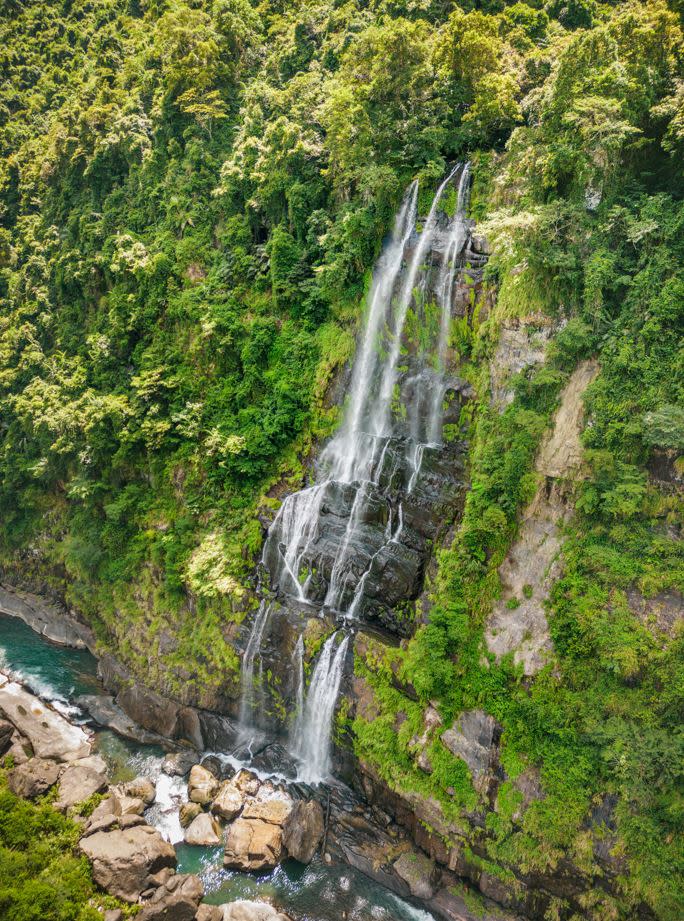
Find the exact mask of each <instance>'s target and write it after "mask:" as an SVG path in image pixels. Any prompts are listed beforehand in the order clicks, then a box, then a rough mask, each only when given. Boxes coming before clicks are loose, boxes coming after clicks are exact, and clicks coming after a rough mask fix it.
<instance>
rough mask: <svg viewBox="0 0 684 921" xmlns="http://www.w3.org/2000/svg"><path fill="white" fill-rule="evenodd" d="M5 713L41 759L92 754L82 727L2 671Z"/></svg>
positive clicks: (1, 709)
mask: <svg viewBox="0 0 684 921" xmlns="http://www.w3.org/2000/svg"><path fill="white" fill-rule="evenodd" d="M3 715H4V716H5V717H6V719H7V720H8V721H9V722H10V723H12V724H13V725H14V726H15V727H16V729H17V730H18V731H19V732H20V733H21V734H22V735H23V736H25V737H26V739H28V741H29V742H30V743H31V747H32V749H33V753H34V755H35V756H36V757H38V758H52V759H54V760H56V761H74V760H76V759H77V758H85V757H87V756H88V755H89V754H90V748H91V746H90V742H89V740H88V736H87V734H86V733H85V731H84V730H83V729H82V728H81V727H80V726H72V724H71V723H70V722H69V721H68V720H66V719H65V718H64V717H63V716H62V715H61V714H60V713H57V711H56V710H53V709H52V708H51V707H49V706H48V705H47V704H45V703H43V701H42V700H40V699H39V698H38V697H36V696H35V695H34V694H31V693H30V692H29V691H27V690H26V689H25V688H23V687H22V686H21V685H20V684H18V683H17V682H16V681H10V680H9V679H8V678H7V676H5V675H3V674H0V717H2V716H3Z"/></svg>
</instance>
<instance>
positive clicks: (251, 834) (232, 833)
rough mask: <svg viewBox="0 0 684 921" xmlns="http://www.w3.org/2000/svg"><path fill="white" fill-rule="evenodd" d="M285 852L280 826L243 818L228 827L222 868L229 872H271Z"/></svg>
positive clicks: (261, 820) (260, 820)
mask: <svg viewBox="0 0 684 921" xmlns="http://www.w3.org/2000/svg"><path fill="white" fill-rule="evenodd" d="M282 852H283V830H282V828H281V827H280V825H272V824H271V823H270V822H266V821H264V820H263V819H246V818H244V817H242V816H241V817H240V818H239V819H236V820H235V821H234V822H233V823H232V825H230V826H229V827H228V833H227V835H226V850H225V854H224V857H223V865H224V866H225V867H227V868H228V869H229V870H272V869H273V868H274V867H277V866H278V864H279V863H280V858H281V856H282Z"/></svg>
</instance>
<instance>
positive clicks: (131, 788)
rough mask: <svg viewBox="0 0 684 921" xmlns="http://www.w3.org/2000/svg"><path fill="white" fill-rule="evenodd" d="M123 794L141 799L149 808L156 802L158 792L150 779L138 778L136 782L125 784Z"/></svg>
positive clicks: (131, 781)
mask: <svg viewBox="0 0 684 921" xmlns="http://www.w3.org/2000/svg"><path fill="white" fill-rule="evenodd" d="M123 792H124V793H125V794H126V796H132V797H133V798H134V799H141V800H142V801H143V803H145V805H146V806H149V805H150V803H153V802H154V798H155V796H156V792H157V790H156V786H155V784H154V782H153V781H152V780H150V778H149V777H136V778H135V780H129V781H128V783H125V784H123Z"/></svg>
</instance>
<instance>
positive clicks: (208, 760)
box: [200, 755, 223, 777]
mask: <svg viewBox="0 0 684 921" xmlns="http://www.w3.org/2000/svg"><path fill="white" fill-rule="evenodd" d="M200 764H201V765H202V767H203V768H206V769H207V770H208V771H211V773H212V774H213V775H214V777H220V776H221V773H222V771H223V761H221V759H220V758H217V757H216V755H207V756H206V757H204V758H202V760H201V761H200Z"/></svg>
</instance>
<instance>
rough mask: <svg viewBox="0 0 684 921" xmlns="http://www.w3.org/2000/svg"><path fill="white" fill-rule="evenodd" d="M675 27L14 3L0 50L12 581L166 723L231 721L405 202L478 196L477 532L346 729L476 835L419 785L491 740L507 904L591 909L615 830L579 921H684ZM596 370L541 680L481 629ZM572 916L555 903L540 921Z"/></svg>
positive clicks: (463, 368) (422, 6)
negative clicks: (457, 183) (541, 476)
mask: <svg viewBox="0 0 684 921" xmlns="http://www.w3.org/2000/svg"><path fill="white" fill-rule="evenodd" d="M683 13H684V9H683V8H682V6H681V3H680V2H679V0H669V2H665V0H653V2H636V0H631V2H618V0H614V2H608V3H598V2H594V0H549V2H547V3H542V2H541V0H530V2H529V3H523V2H517V3H507V2H505V0H482V2H477V0H472V2H469V0H463V2H449V0H366V2H364V0H346V2H345V0H327V2H326V0H296V2H284V0H263V2H262V3H260V4H257V3H250V2H249V0H213V2H212V0H195V2H193V0H56V2H44V0H5V3H4V6H3V11H2V13H0V61H1V64H0V75H1V80H2V82H1V83H0V189H1V193H0V305H1V309H0V433H1V435H0V556H1V558H2V564H3V566H2V568H3V573H4V576H5V577H6V578H7V579H8V580H9V581H10V582H18V583H21V582H26V583H27V584H31V585H33V586H35V585H40V586H50V587H51V588H52V589H54V590H56V591H57V592H59V593H62V594H64V595H65V596H66V599H67V601H68V603H69V605H71V606H72V607H73V608H75V609H76V610H77V611H78V612H79V613H80V614H81V615H82V616H83V617H84V618H86V619H87V620H88V621H89V622H90V623H91V624H92V625H93V627H94V628H95V630H96V632H97V635H98V638H99V640H100V642H101V643H102V645H103V649H104V648H107V649H110V650H111V651H113V652H115V653H116V654H117V656H118V657H119V658H120V659H121V660H122V661H124V662H125V663H126V664H127V665H128V667H130V668H131V669H132V670H133V672H135V673H136V674H137V675H138V676H140V677H141V678H142V679H143V680H147V682H148V683H149V684H150V685H151V686H154V687H156V688H158V689H160V690H162V691H163V692H164V693H168V694H170V695H175V696H176V697H178V698H179V699H183V700H190V701H192V702H198V701H199V702H200V703H203V704H204V705H208V706H211V705H212V703H211V702H212V701H214V700H215V699H216V694H219V693H229V694H230V688H231V687H232V688H234V687H237V685H238V682H239V658H238V654H237V652H236V648H235V638H236V635H237V627H238V625H239V624H240V623H241V622H242V621H243V619H244V618H245V617H246V616H248V615H249V614H250V613H251V612H252V611H253V610H254V608H255V606H256V602H255V598H254V586H255V578H254V573H255V568H256V565H257V562H258V559H259V555H260V552H261V546H262V542H263V533H264V531H263V523H264V522H269V521H270V520H272V517H273V514H274V510H275V509H276V508H277V505H278V500H279V498H280V497H282V495H284V493H285V492H287V491H290V490H292V489H294V488H297V487H299V486H300V485H301V484H302V480H303V477H304V471H305V469H306V467H307V464H308V463H309V461H310V458H311V456H312V453H313V452H314V451H315V450H316V448H317V447H318V446H319V445H320V444H321V443H322V441H323V440H324V439H325V438H326V437H327V436H329V435H330V434H331V433H332V431H333V430H334V428H335V425H336V423H337V421H338V418H339V413H340V405H339V404H340V403H341V401H342V394H341V392H340V386H341V385H340V381H341V380H342V381H343V379H344V373H345V371H344V369H345V367H347V366H348V363H349V360H350V359H351V357H352V355H353V353H354V344H355V336H356V333H357V330H358V325H359V319H360V316H361V313H362V308H363V302H364V294H365V292H366V291H367V288H368V284H369V278H370V270H371V267H372V265H373V263H374V260H375V259H376V257H377V255H378V253H379V252H380V249H381V246H382V241H383V238H384V237H385V235H386V233H387V231H388V230H389V228H390V227H391V225H392V220H393V216H394V214H395V212H396V210H397V207H398V205H399V203H400V202H401V199H402V195H403V194H404V191H405V189H406V188H407V186H408V185H409V183H410V182H411V181H412V180H414V179H418V180H419V182H420V186H419V188H420V207H421V211H420V213H421V214H424V213H425V211H426V210H427V206H428V205H429V201H430V197H431V196H432V194H433V192H434V188H435V186H436V185H437V183H438V182H439V181H440V180H441V179H442V178H443V177H444V176H445V174H446V173H447V170H448V168H449V167H450V166H451V165H453V164H454V163H456V162H457V161H464V160H469V161H470V162H471V165H472V174H473V177H474V178H473V191H472V199H471V207H470V210H471V215H472V217H473V218H475V219H476V220H477V221H478V233H480V234H482V235H484V236H486V239H487V241H488V247H489V249H490V250H491V256H490V258H489V262H488V265H487V269H486V274H485V295H484V298H483V302H485V303H486V305H487V306H486V307H485V306H482V305H480V306H479V307H478V310H476V311H475V315H474V316H473V317H472V318H471V322H468V323H465V322H458V321H457V322H455V323H454V326H453V330H452V333H451V345H452V349H453V351H454V353H455V354H456V355H457V357H458V361H459V374H461V375H462V376H463V377H464V378H466V379H467V380H468V381H469V382H470V384H471V385H472V387H473V390H474V394H475V397H474V399H473V402H472V404H471V407H470V408H469V410H468V413H466V414H464V416H463V419H462V422H461V432H460V434H461V435H466V436H467V438H468V443H469V480H470V488H469V490H468V494H467V498H466V504H465V511H464V514H463V518H462V521H461V522H460V523H457V525H456V526H455V527H454V529H453V530H452V532H451V534H450V537H449V539H448V541H447V542H446V543H445V545H444V546H443V547H441V548H440V549H439V550H438V552H437V563H436V565H435V566H434V567H433V571H432V572H431V575H430V581H429V586H428V595H427V596H426V598H425V599H424V600H423V605H422V608H421V606H419V610H418V611H417V612H414V613H413V614H412V616H413V617H414V618H415V622H414V623H413V624H412V629H411V631H410V632H411V633H412V636H411V638H410V639H409V640H405V641H404V642H403V643H402V645H401V647H400V648H399V649H396V648H395V649H393V650H391V651H390V652H387V653H385V652H382V651H380V650H373V649H371V650H370V651H369V652H368V655H367V657H366V658H365V659H364V658H363V657H361V656H359V657H357V672H358V674H359V675H360V676H361V677H362V678H363V680H364V681H366V682H367V683H368V685H369V686H370V687H372V689H373V693H374V695H375V706H376V710H375V712H374V718H373V719H372V720H369V721H366V720H364V719H363V718H362V716H360V715H357V716H356V718H355V719H354V720H353V721H351V720H350V721H348V722H347V724H346V726H341V727H340V728H344V729H346V730H347V732H348V735H349V737H350V738H351V739H352V741H351V743H350V744H351V745H352V746H353V748H354V751H355V753H356V755H357V756H358V757H359V758H361V759H364V760H365V761H367V762H369V763H371V764H374V765H375V766H376V768H377V771H378V773H379V775H381V776H382V779H383V780H384V781H385V782H386V783H387V784H388V785H389V786H390V787H391V788H392V789H394V790H397V791H404V792H406V791H414V792H417V793H419V794H420V795H422V796H425V797H432V798H435V799H436V800H438V801H439V802H442V804H443V805H444V808H445V809H446V810H447V811H449V810H450V811H449V813H448V814H449V815H452V816H455V815H457V814H458V815H461V810H466V811H467V812H469V813H470V814H472V813H473V811H474V810H475V809H476V805H477V795H476V793H475V792H474V790H473V786H472V782H471V781H472V778H471V777H470V775H469V774H468V772H467V771H466V770H465V769H464V764H463V762H462V761H459V760H458V759H454V758H453V757H452V756H447V755H446V754H444V751H445V750H444V748H443V747H442V749H441V751H440V752H438V751H437V740H435V744H434V746H433V747H434V750H432V749H431V754H432V761H433V766H432V770H431V773H429V774H426V773H425V772H424V771H421V769H420V768H419V767H418V766H417V765H416V763H415V758H414V757H413V754H412V753H413V751H414V749H415V738H416V734H420V731H421V725H422V720H423V714H424V711H425V708H426V707H427V706H428V705H429V704H431V705H433V706H435V707H436V708H437V709H438V710H439V712H440V714H441V719H442V720H443V722H444V725H446V724H447V723H449V722H450V721H451V720H453V719H454V718H455V717H456V716H457V715H458V714H459V713H460V712H461V711H463V710H464V709H467V708H476V707H479V708H483V709H484V710H486V711H487V712H488V713H490V714H492V716H493V717H495V718H496V720H497V721H498V722H499V723H500V725H501V726H502V727H503V730H502V743H501V744H502V760H503V762H504V767H505V770H506V775H507V777H508V778H509V779H510V782H509V783H508V786H507V787H505V789H504V788H502V789H503V793H501V792H500V793H499V807H498V808H497V810H496V811H492V812H490V813H489V814H488V816H487V819H486V822H487V834H488V842H489V843H488V844H487V853H486V857H483V856H482V855H481V854H479V855H478V856H477V857H475V856H473V855H472V854H471V855H470V857H472V858H473V860H476V859H477V860H479V861H480V862H481V864H482V867H483V868H486V870H487V872H489V873H490V874H491V875H492V876H496V877H498V878H500V879H501V880H502V885H508V884H510V883H511V877H512V873H511V871H510V868H511V867H517V868H522V872H523V873H524V874H526V875H527V877H528V878H530V879H533V878H534V876H535V874H538V873H539V874H543V873H544V872H547V871H549V870H550V869H556V868H557V867H558V866H559V865H562V862H563V861H564V860H566V859H568V860H571V861H572V862H573V864H574V865H575V866H577V867H579V868H580V870H581V871H582V872H583V873H585V874H586V878H587V879H593V878H594V877H595V874H596V872H597V871H596V866H595V864H594V863H593V862H592V860H593V855H592V842H591V841H590V836H589V833H588V830H587V829H588V826H587V824H586V816H587V815H588V813H589V811H590V810H591V809H592V808H599V807H600V805H601V804H602V803H603V802H604V800H605V797H606V796H610V797H613V798H614V802H615V803H616V805H615V809H614V815H611V819H610V822H611V826H610V831H611V834H612V833H613V832H614V833H615V836H616V837H615V842H616V843H615V844H614V845H611V846H613V850H614V856H615V880H611V881H610V885H607V884H606V885H603V883H604V882H605V881H599V882H597V883H596V886H595V887H593V888H591V887H590V888H591V893H592V894H591V895H590V896H587V897H586V903H585V905H584V909H583V910H584V911H585V915H584V916H585V917H588V918H596V919H598V918H601V919H609V918H616V919H617V918H624V919H629V918H635V917H645V918H646V917H656V918H659V919H668V921H675V919H678V918H681V917H682V916H683V915H684V886H683V884H682V879H684V794H683V792H682V781H683V779H684V777H683V766H684V732H683V731H682V716H683V715H684V657H683V652H684V649H683V640H684V633H683V632H682V629H681V620H682V618H681V605H682V593H683V592H684V553H683V552H682V522H683V519H684V516H683V514H682V511H683V503H682V483H683V482H684V350H683V348H682V333H683V331H684V204H683V201H682V195H683V194H684V41H683V36H682V14H683ZM514 323H520V324H521V325H528V326H537V327H539V328H546V327H548V328H549V329H551V330H552V333H551V335H550V343H549V345H548V349H547V352H546V360H545V362H544V363H543V364H541V365H540V366H538V367H536V368H534V369H532V368H531V369H529V370H528V371H527V372H525V371H523V372H522V373H520V374H518V375H517V376H516V377H515V379H514V381H513V389H514V392H515V396H514V398H513V399H512V401H511V402H510V403H508V404H507V405H506V407H505V408H501V411H499V408H497V407H496V406H494V405H493V404H492V402H491V400H490V390H491V386H492V382H491V378H490V364H491V362H493V361H495V360H496V348H497V342H498V341H499V333H500V330H501V328H502V326H503V325H505V324H509V325H510V324H514ZM588 359H591V360H593V361H596V362H597V368H598V369H599V370H598V376H597V377H596V378H595V379H594V380H593V382H592V383H590V384H589V387H588V389H587V391H586V398H585V402H586V418H587V426H586V431H585V432H584V435H583V446H584V458H583V466H582V471H581V475H580V474H578V475H577V476H576V478H575V481H574V482H573V484H571V485H572V490H573V508H574V514H573V516H572V518H571V519H569V520H568V522H566V523H565V525H564V528H565V530H564V547H563V569H562V573H561V574H560V577H559V578H558V579H557V581H556V582H555V584H554V586H553V588H552V591H551V598H550V601H549V606H548V609H547V613H548V621H549V631H550V642H551V644H552V648H553V655H552V657H551V659H550V660H549V663H548V664H547V665H546V666H545V667H544V668H543V669H541V670H540V671H539V672H538V673H537V674H535V675H534V676H531V675H529V674H528V675H525V674H523V670H522V669H521V667H520V666H519V664H515V663H514V661H513V657H512V656H510V655H509V656H504V657H503V658H502V659H501V660H495V657H494V656H493V655H491V654H489V653H487V649H486V645H485V643H484V639H483V637H484V632H485V626H486V622H487V618H488V616H489V613H490V611H491V609H492V605H493V603H494V601H495V600H496V599H497V598H498V596H499V595H500V585H499V578H498V575H497V571H498V567H499V566H500V565H501V563H502V562H503V561H504V559H505V557H506V554H507V552H508V550H509V548H510V547H511V544H512V542H513V541H514V539H515V537H516V534H517V533H518V530H519V522H520V513H521V510H522V509H523V508H524V507H525V506H526V505H527V504H528V503H529V502H530V500H531V499H532V498H533V496H534V494H535V490H536V488H537V482H538V476H537V475H536V474H535V471H534V460H535V454H536V452H537V449H538V447H539V444H540V441H541V439H542V436H543V434H544V432H545V431H546V430H547V428H548V426H549V424H550V421H551V419H552V417H553V414H554V411H555V410H556V408H557V406H558V400H559V396H560V394H561V392H562V391H563V388H564V387H565V386H566V385H567V383H568V380H569V379H570V376H571V374H572V372H573V370H574V369H575V368H576V366H577V365H578V363H579V362H581V361H584V360H588ZM665 597H666V598H667V599H670V601H669V602H668V604H670V603H671V606H672V605H673V606H674V608H673V610H677V609H678V610H679V612H680V614H679V617H678V618H677V617H674V618H672V619H671V620H670V621H667V622H666V623H661V622H660V621H658V619H657V618H656V617H655V615H653V616H650V614H652V610H654V608H653V606H652V605H651V606H649V605H650V601H651V600H652V599H662V598H665ZM672 599H674V600H672ZM522 601H523V599H517V598H510V599H508V601H507V602H506V603H507V605H508V607H509V609H510V610H515V608H516V605H517V604H520V603H521V602H522ZM397 676H398V677H397ZM406 687H410V689H411V693H410V694H406V693H405V689H406ZM226 688H228V692H226ZM233 696H234V695H233ZM398 712H401V713H402V714H403V715H404V717H405V719H404V721H403V722H402V723H401V726H400V728H399V730H398V731H397V725H396V715H397V713H398ZM341 722H342V723H344V715H343V716H342V720H341ZM531 765H534V766H536V767H538V768H539V769H540V771H541V775H540V776H541V784H542V785H543V788H544V791H545V795H544V797H543V798H541V799H537V800H535V801H534V802H532V803H531V805H530V804H528V803H525V807H527V806H528V805H529V808H526V810H525V812H524V816H523V818H522V820H521V821H518V818H517V816H516V819H515V821H514V818H513V816H514V814H516V813H517V811H518V808H519V806H520V800H521V796H520V794H519V792H517V791H516V790H515V789H514V784H513V780H514V779H515V777H516V776H518V775H520V774H522V773H523V772H524V771H525V770H526V769H527V768H528V767H529V766H531ZM504 786H505V785H504ZM611 840H612V839H611ZM513 888H514V887H513ZM565 907H567V906H565V903H564V896H563V894H562V893H559V895H558V898H557V903H554V906H552V907H551V908H549V909H548V911H549V913H548V915H547V917H548V918H549V919H552V918H556V917H564V918H565V917H569V915H568V914H567V913H565V914H564V913H563V912H564V910H565ZM553 912H556V914H554V913H553ZM573 917H575V918H578V917H580V915H577V914H575V915H574V916H573Z"/></svg>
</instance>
